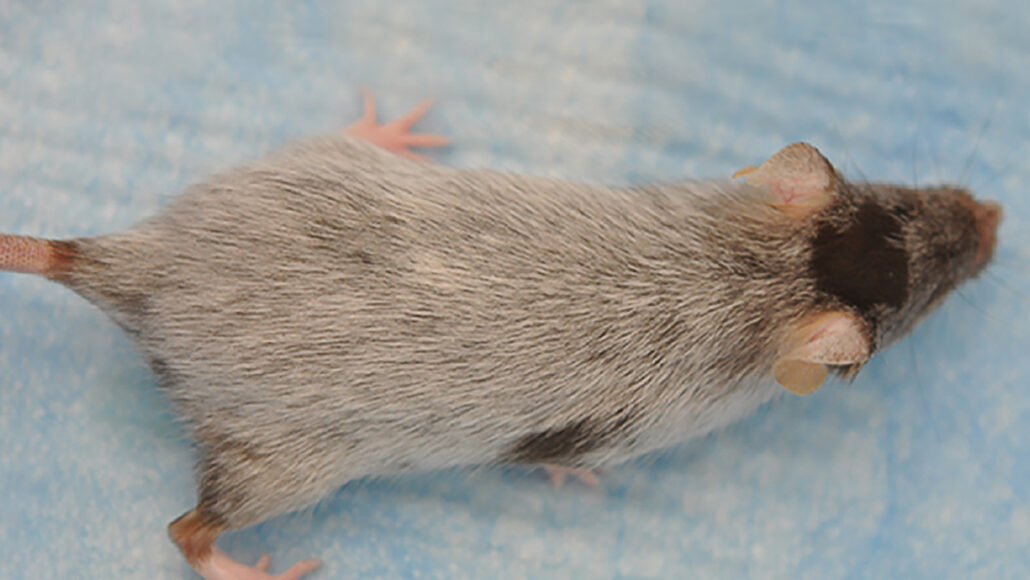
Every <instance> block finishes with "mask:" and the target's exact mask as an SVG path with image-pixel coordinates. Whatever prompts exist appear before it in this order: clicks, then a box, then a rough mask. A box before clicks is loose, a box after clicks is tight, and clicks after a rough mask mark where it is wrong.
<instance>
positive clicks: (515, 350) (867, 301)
mask: <svg viewBox="0 0 1030 580" xmlns="http://www.w3.org/2000/svg"><path fill="white" fill-rule="evenodd" d="M366 106H367V112H366V116H365V117H364V118H363V119H362V120H361V121H359V122H358V123H356V124H355V125H352V126H351V127H350V128H349V129H347V130H345V131H344V132H343V133H341V134H334V135H328V136H323V137H318V138H314V139H309V140H305V141H301V142H298V143H295V144H293V145H290V146H288V147H286V148H285V149H283V150H281V151H279V152H276V153H273V154H272V155H270V156H268V157H266V158H264V159H262V160H260V161H256V162H254V163H251V164H249V165H245V166H243V167H240V168H237V169H233V170H231V171H228V172H227V173H224V174H221V175H218V176H215V177H212V178H209V179H207V180H206V181H203V182H201V183H199V184H197V185H194V186H192V187H190V188H188V189H187V190H186V191H185V192H184V193H183V194H182V195H181V196H179V197H177V198H176V199H174V200H173V201H172V202H171V203H169V204H168V205H167V206H166V207H165V208H164V209H163V210H162V211H161V212H159V213H158V214H157V215H155V216H153V217H151V218H149V219H147V220H145V221H143V222H142V223H140V224H139V225H137V226H136V227H133V228H132V229H130V230H128V231H125V232H122V233H115V234H110V235H101V236H96V237H87V238H79V239H71V240H65V241H50V240H42V239H37V238H29V237H22V236H0V269H6V270H14V271H21V272H31V273H35V274H41V275H43V276H46V277H47V278H49V279H51V280H54V281H57V282H60V283H62V284H64V285H65V286H67V287H69V288H71V289H72V290H74V291H75V292H77V293H78V294H80V295H81V296H83V297H85V298H86V299H87V300H89V301H90V302H92V303H93V304H95V305H97V306H98V307H99V308H101V309H102V310H103V311H104V312H106V313H107V314H109V315H110V316H111V318H112V319H114V321H115V322H116V323H117V324H118V325H119V326H120V327H121V328H123V329H124V331H125V332H126V333H127V334H128V335H129V336H130V337H131V338H132V339H133V340H134V342H135V344H136V345H138V347H139V349H140V351H141V352H142V353H143V355H144V356H145V357H146V359H147V360H148V362H149V364H150V367H151V368H152V369H153V372H154V374H155V375H156V376H157V378H158V381H159V383H160V385H161V387H162V388H163V390H164V392H165V393H166V394H167V396H168V397H169V399H170V400H171V401H172V403H173V405H174V407H175V409H176V410H177V412H178V413H179V414H180V415H181V416H182V418H183V419H184V422H185V424H186V425H187V426H188V430H189V432H190V435H191V436H192V437H193V439H194V440H195V441H196V443H197V446H198V450H199V451H198V453H199V460H198V468H197V473H198V483H199V491H198V501H197V505H196V507H195V508H194V509H193V510H191V511H189V512H188V513H186V514H185V515H183V516H182V517H180V518H179V519H177V520H175V521H174V522H173V523H172V524H171V525H170V526H169V533H170V535H171V538H172V539H173V540H174V541H175V543H176V544H177V545H178V547H179V548H180V549H181V550H182V553H183V555H184V556H185V558H186V560H187V561H188V562H189V564H190V565H191V566H192V567H193V568H194V569H195V570H196V571H197V572H198V573H199V574H200V575H202V576H203V577H204V578H207V579H209V580H215V579H218V580H229V579H233V580H239V579H254V578H271V577H272V576H270V575H269V574H268V572H267V571H268V567H269V559H268V557H267V556H265V557H262V559H261V560H260V561H259V562H258V563H257V565H256V566H253V567H251V566H245V565H243V564H241V563H238V562H236V561H234V560H232V559H231V558H230V557H229V556H228V555H226V554H225V553H224V552H222V551H220V550H219V549H218V547H217V545H216V540H217V538H218V536H219V534H221V533H222V532H224V531H226V530H232V529H237V528H240V527H243V526H248V525H251V524H255V523H257V522H261V521H263V520H266V519H268V518H271V517H273V516H275V515H278V514H283V513H286V512H289V511H292V510H298V509H301V508H304V507H305V506H310V505H312V504H313V503H314V502H317V501H318V500H319V499H320V498H322V497H324V496H326V495H327V494H329V493H330V492H332V491H333V490H335V489H337V488H339V487H340V486H341V485H343V484H344V483H346V482H348V481H350V480H353V479H356V478H361V477H366V476H381V475H387V474H397V473H404V472H411V471H416V470H429V469H438V468H445V467H452V466H464V465H474V464H496V463H522V464H531V465H546V466H548V467H549V469H550V470H551V473H552V475H553V476H554V477H555V479H556V481H560V478H561V477H562V476H564V475H566V474H572V475H577V476H579V477H581V478H582V479H584V480H585V481H588V482H589V481H592V477H593V476H592V473H591V471H590V470H592V469H595V468H597V467H600V466H605V465H612V464H615V463H618V462H621V461H625V460H627V459H629V458H632V457H635V456H638V455H640V454H643V453H647V452H649V451H653V450H656V449H659V448H662V447H666V446H669V445H672V444H675V443H678V442H681V441H684V440H687V439H689V438H691V437H695V436H699V435H702V434H705V433H709V432H711V431H713V430H716V429H719V428H720V427H723V426H724V425H726V424H728V423H729V422H731V421H733V420H735V419H738V418H740V417H742V416H744V415H746V414H748V413H750V412H752V411H754V410H755V409H756V408H757V407H758V406H760V405H762V404H763V403H766V402H767V401H769V400H771V399H772V398H774V397H775V396H777V394H779V393H781V392H784V391H785V389H784V387H785V388H786V390H789V391H791V392H794V393H797V394H807V393H810V392H812V391H814V390H815V389H816V388H818V387H819V386H820V385H821V384H822V383H823V381H824V379H825V378H826V377H827V375H828V373H835V374H837V375H840V376H843V377H853V376H854V375H855V373H857V372H858V371H859V369H860V368H861V367H862V365H863V364H865V362H866V361H868V360H869V359H870V357H871V356H873V354H874V353H875V352H877V351H879V350H881V349H883V348H884V347H886V346H887V345H889V344H890V343H892V342H893V341H895V340H896V339H898V338H899V337H900V336H902V335H904V334H905V333H906V332H908V331H909V330H911V329H912V327H913V326H914V325H915V324H916V323H917V322H918V321H919V320H920V319H921V318H923V317H924V316H925V315H926V314H927V313H928V312H929V311H930V310H932V309H933V308H934V307H935V306H936V305H938V304H939V303H940V302H941V301H942V299H943V298H944V297H945V296H946V295H947V294H948V293H949V291H950V290H951V289H952V288H954V287H955V286H956V285H957V284H959V283H961V282H962V281H964V280H966V279H968V278H970V277H973V276H976V275H977V274H978V273H979V272H980V271H981V270H983V268H984V267H985V266H986V265H987V264H988V263H989V262H990V260H991V257H992V255H993V252H994V246H995V238H996V230H997V226H998V223H999V220H1000V218H1001V208H1000V207H999V206H998V205H997V204H994V203H991V202H978V201H975V200H974V199H973V197H972V196H971V195H970V194H969V193H968V192H967V191H965V190H964V189H962V188H959V187H933V188H919V189H914V188H907V187H901V186H895V185H886V184H875V183H852V182H848V181H846V180H845V179H844V178H843V177H842V176H841V175H840V174H839V173H838V172H837V171H836V170H835V169H834V168H833V166H832V165H831V164H830V163H829V162H828V161H827V160H826V159H825V158H824V157H823V156H822V155H821V154H820V153H819V152H818V151H817V150H816V149H815V148H813V147H812V146H810V145H807V144H803V143H795V144H792V145H789V146H787V147H785V148H784V149H782V150H781V151H780V152H778V153H776V154H775V155H773V156H772V157H771V158H769V159H768V160H767V161H765V162H764V163H762V164H761V165H759V166H758V167H750V168H747V169H745V170H742V171H741V172H738V174H737V175H736V176H734V178H733V179H724V180H712V181H690V182H683V183H668V184H659V185H653V186H640V187H623V188H613V187H602V186H596V185H587V184H582V183H570V182H568V181H562V180H558V179H546V178H540V177H528V176H522V175H513V174H509V173H501V172H496V171H488V170H459V169H452V168H446V167H440V166H434V165H430V164H427V163H422V162H419V161H418V160H412V159H408V158H406V157H411V156H414V154H413V153H412V152H411V151H410V150H409V146H420V145H421V146H433V145H440V144H442V143H443V142H444V140H443V139H441V138H439V137H435V136H431V135H414V134H410V133H409V129H410V127H411V126H412V124H413V123H414V122H415V121H416V120H417V119H418V118H419V117H420V116H421V115H422V114H423V113H424V112H425V110H426V109H427V108H428V105H423V106H421V107H419V108H418V109H417V110H415V111H413V112H412V113H411V114H409V115H407V116H406V117H404V118H402V119H400V120H398V121H395V122H392V123H388V124H386V125H378V124H377V123H376V122H375V112H374V105H373V103H372V101H371V98H370V97H369V100H368V101H367V103H366ZM398 153H400V155H398ZM317 565H318V562H316V561H313V560H308V561H304V562H300V563H297V564H295V565H294V566H292V567H291V568H290V569H289V570H288V571H287V572H285V573H284V574H282V575H280V576H278V578H282V579H290V580H292V579H296V578H298V577H300V576H302V575H304V574H306V573H308V572H309V571H311V570H313V569H314V568H315V567H316V566H317Z"/></svg>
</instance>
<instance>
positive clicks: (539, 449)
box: [504, 413, 629, 465]
mask: <svg viewBox="0 0 1030 580" xmlns="http://www.w3.org/2000/svg"><path fill="white" fill-rule="evenodd" d="M628 423H629V417H628V416H627V415H626V414H625V413H623V414H621V415H619V416H618V417H616V418H615V419H613V420H611V421H607V422H603V421H597V420H590V419H580V420H578V421H574V422H572V423H569V424H568V425H566V426H564V427H556V428H554V429H547V430H545V431H540V432H538V433H532V434H530V435H526V436H525V437H522V438H521V439H519V440H518V441H517V442H516V443H515V445H514V446H513V447H512V448H511V450H510V451H508V453H507V454H505V457H504V459H505V460H507V461H512V462H516V463H560V464H564V465H568V464H572V463H574V462H575V461H576V459H577V458H579V457H581V456H583V455H584V454H586V453H589V452H591V451H593V450H595V449H598V448H600V447H601V446H602V445H604V444H606V443H609V442H611V441H612V440H613V439H615V438H617V437H619V436H620V434H621V432H623V431H624V430H625V427H626V425H627V424H628Z"/></svg>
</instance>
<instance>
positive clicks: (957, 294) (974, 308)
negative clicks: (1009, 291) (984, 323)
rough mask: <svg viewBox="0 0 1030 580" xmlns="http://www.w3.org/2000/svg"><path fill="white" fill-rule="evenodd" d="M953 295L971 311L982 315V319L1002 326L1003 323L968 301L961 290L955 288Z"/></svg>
mask: <svg viewBox="0 0 1030 580" xmlns="http://www.w3.org/2000/svg"><path fill="white" fill-rule="evenodd" d="M955 295H956V296H958V297H959V299H960V300H962V301H963V302H965V303H966V305H968V306H969V307H970V308H972V309H973V310H976V311H977V312H979V313H980V314H981V315H983V316H984V318H987V319H988V320H990V321H991V322H996V323H998V324H1004V322H1003V321H1001V320H999V319H998V318H996V317H995V316H994V315H993V314H990V313H989V312H987V311H986V310H984V309H983V308H980V307H979V306H977V305H976V304H975V303H973V301H972V300H970V299H969V297H968V296H966V295H965V294H963V293H962V289H961V288H955Z"/></svg>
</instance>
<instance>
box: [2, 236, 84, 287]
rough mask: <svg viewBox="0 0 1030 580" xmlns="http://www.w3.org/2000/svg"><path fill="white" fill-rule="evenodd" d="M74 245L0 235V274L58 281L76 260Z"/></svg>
mask: <svg viewBox="0 0 1030 580" xmlns="http://www.w3.org/2000/svg"><path fill="white" fill-rule="evenodd" d="M76 253H77V252H76V245H75V242H66V241H57V240H44V239H41V238H32V237H29V236H14V235H10V234H0V270H8V271H11V272H25V273H27V274H39V275H40V276H46V277H47V278H51V279H55V280H60V279H61V278H63V276H64V274H66V273H67V272H68V270H69V268H70V267H71V266H72V263H73V262H74V261H75V256H76Z"/></svg>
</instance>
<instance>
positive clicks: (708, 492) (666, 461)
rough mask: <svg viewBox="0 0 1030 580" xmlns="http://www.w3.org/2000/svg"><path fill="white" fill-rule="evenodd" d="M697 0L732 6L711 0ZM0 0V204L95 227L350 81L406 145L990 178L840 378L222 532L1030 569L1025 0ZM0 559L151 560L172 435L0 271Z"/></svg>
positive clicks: (284, 123)
mask: <svg viewBox="0 0 1030 580" xmlns="http://www.w3.org/2000/svg"><path fill="white" fill-rule="evenodd" d="M729 4H733V6H729ZM896 4H897V3H894V2H889V1H879V0H877V1H873V2H857V1H851V2H817V1H812V2H801V1H795V2H785V3H778V2H751V3H746V4H745V3H728V2H711V1H705V0H686V1H683V0H668V1H664V2H658V1H652V2H629V1H620V0H599V1H594V2H584V3H579V2H572V1H568V0H557V1H551V0H524V1H522V2H511V3H500V2H496V3H494V2H481V3H474V2H447V1H443V0H431V1H425V0H422V1H419V0H404V1H395V2H380V1H372V0H360V1H358V0H355V1H350V2H270V1H269V2H246V1H242V0H235V1H227V2H206V1H200V0H177V1H176V2H156V1H147V2H137V1H134V0H117V1H109V2H104V1H94V0H89V1H75V2H72V1H62V0H53V1H49V2H35V3H31V2H14V1H8V2H0V231H7V232H14V233H24V234H32V235H41V236H51V237H70V236H75V235H86V234H94V233H102V232H110V231H115V230H119V229H122V228H125V227H127V226H129V225H130V224H132V223H134V222H135V221H137V220H139V219H141V218H143V217H145V216H148V215H150V214H152V213H154V212H155V211H156V210H157V209H158V208H159V207H161V205H162V204H163V203H165V202H166V201H167V200H168V199H169V197H170V196H172V195H174V194H175V193H176V192H177V191H179V190H180V189H181V188H182V187H183V186H185V185H187V184H188V183H189V182H191V181H194V180H196V179H198V178H200V177H202V176H204V175H206V174H209V173H211V172H214V171H218V170H221V169H225V168H228V167H230V166H232V165H234V164H236V163H238V162H241V161H244V160H247V159H251V158H254V157H255V156H258V155H260V154H262V153H263V152H267V151H269V150H271V149H273V148H275V147H277V146H279V145H281V144H282V143H284V142H286V141H288V140H289V139H291V138H295V137H300V136H305V135H310V134H313V133H319V132H324V131H329V130H334V129H337V128H340V127H342V126H344V125H346V124H347V123H349V122H350V121H351V120H353V119H355V118H356V117H357V116H358V114H359V106H360V102H359V97H358V87H359V86H361V85H366V86H368V87H370V88H372V89H373V90H374V91H376V93H377V94H378V95H379V96H380V99H381V101H380V104H381V111H382V113H383V114H384V115H385V116H395V115H398V114H400V113H402V112H404V111H406V110H407V109H408V107H410V106H412V105H413V104H415V103H416V102H417V101H418V100H420V99H422V98H425V97H431V98H434V99H436V101H437V103H438V106H437V108H436V109H434V110H433V111H432V112H431V113H430V114H429V115H428V117H427V118H426V120H425V121H424V122H423V123H422V124H421V125H420V126H419V128H420V129H422V130H425V131H428V132H439V133H444V134H447V135H449V136H451V137H452V138H453V140H454V145H453V147H451V148H450V149H448V150H446V151H442V152H439V153H432V154H431V157H432V159H433V160H434V161H435V162H438V163H443V164H448V165H454V166H464V167H472V166H488V167H494V168H503V169H511V170H518V171H526V172H533V173H538V174H546V175H553V176H560V177H566V178H574V179H585V180H590V181H595V182H609V183H635V182H642V181H649V180H658V179H661V180H670V179H678V178H683V177H703V176H726V175H728V174H730V173H732V172H733V171H734V170H736V169H739V168H740V167H742V166H745V165H750V164H754V163H757V162H760V161H762V160H764V159H765V158H767V157H768V156H769V155H771V154H772V153H774V152H775V151H777V150H778V149H779V148H780V147H781V146H783V145H784V144H786V143H788V142H791V141H794V140H802V139H803V140H807V141H811V142H813V143H815V144H816V145H817V146H819V147H820V148H821V149H822V151H823V152H824V153H825V154H826V155H827V156H828V157H829V158H830V159H831V160H833V161H834V162H835V163H836V164H837V165H838V167H840V168H841V169H842V170H843V171H845V173H846V174H848V175H850V176H852V177H861V176H867V177H868V178H870V179H877V180H892V181H899V182H903V183H908V184H911V183H919V184H925V183H929V182H935V181H958V182H962V183H965V184H968V185H969V186H970V187H972V188H973V189H974V190H976V191H977V192H979V193H980V194H981V195H984V196H986V197H991V198H994V199H997V200H1000V201H1001V202H1002V203H1003V204H1004V205H1005V207H1006V211H1007V214H1006V219H1005V222H1004V224H1003V227H1002V234H1001V242H1000V247H999V250H998V257H997V263H996V264H995V266H993V267H992V269H991V270H990V271H989V273H987V274H986V275H985V276H984V277H982V278H981V279H980V280H978V281H976V282H973V283H971V284H968V285H966V286H963V287H962V288H961V290H960V293H959V294H958V295H955V296H953V297H952V298H951V299H950V300H949V301H948V302H947V303H946V304H945V305H944V307H943V308H942V309H941V310H940V311H938V312H937V313H935V314H934V315H933V316H932V317H931V318H929V319H928V320H927V321H926V322H925V323H924V324H923V325H922V326H921V327H920V328H919V329H918V330H917V331H916V332H915V333H914V335H913V336H911V337H910V338H908V339H907V340H905V341H904V342H902V343H900V344H898V345H897V346H895V347H894V348H893V349H891V350H890V351H888V352H886V353H884V354H883V355H882V356H880V357H878V358H877V359H876V360H875V361H874V362H872V363H871V364H869V365H868V366H867V368H866V369H865V370H864V371H863V372H862V374H861V376H860V377H859V378H858V380H857V381H856V382H855V383H854V384H853V385H852V386H845V385H841V384H832V385H828V386H827V387H824V388H823V389H822V390H820V391H819V392H818V393H817V394H815V395H813V396H811V397H807V398H797V397H789V398H784V399H781V400H780V401H778V402H777V403H775V404H773V405H771V406H770V407H767V408H765V409H763V410H762V411H761V412H759V413H758V414H757V415H756V416H754V417H751V418H749V419H747V420H746V421H744V422H742V423H739V424H736V425H734V426H733V427H731V428H730V429H728V430H726V431H724V432H722V433H720V434H718V435H716V436H712V437H709V438H706V439H704V440H701V441H697V442H694V443H693V444H688V445H685V446H681V447H678V448H676V449H673V450H671V451H670V452H668V453H665V454H662V455H660V456H657V457H649V458H647V459H645V460H643V461H640V462H637V463H633V464H629V465H625V466H620V467H617V468H614V469H611V470H609V471H608V472H607V473H606V474H605V475H604V477H603V483H602V485H601V486H600V487H599V488H597V489H587V488H584V487H582V486H578V485H569V486H566V487H564V488H562V489H559V490H552V489H551V488H550V486H549V485H548V484H547V483H546V482H545V480H544V479H543V478H542V477H541V476H540V475H539V474H534V473H532V472H528V471H523V470H516V469H495V470H487V471H480V472H474V473H471V474H470V473H464V472H463V473H453V472H447V473H437V474H425V475H416V476H410V477H404V478H398V479H395V480H391V481H366V482H357V483H355V484H351V485H349V486H347V487H346V488H344V489H343V490H341V491H340V492H339V493H337V494H335V495H334V496H332V497H331V498H329V499H328V500H327V501H325V502H324V503H322V504H320V505H319V506H318V507H317V508H315V509H313V510H309V511H307V512H304V513H301V514H297V515H292V516H288V517H282V518H278V519H276V520H273V521H270V522H268V523H266V524H263V525H260V526H257V527H255V528H251V529H247V530H243V531H239V532H235V533H231V534H228V535H226V536H225V537H224V538H223V540H222V545H223V546H224V547H225V549H226V550H227V551H228V552H229V553H230V554H232V555H234V556H236V557H238V558H240V559H242V560H244V561H249V560H254V559H256V558H257V557H258V556H259V555H260V554H261V553H263V552H265V551H270V552H272V554H273V556H274V561H273V569H275V570H282V569H284V566H285V565H287V564H289V563H292V562H293V561H295V560H297V559H300V558H304V557H310V556H315V557H319V558H322V559H324V561H325V567H324V569H323V570H322V571H321V572H319V573H318V574H317V575H314V576H313V578H336V577H343V576H348V577H369V578H414V577H418V578H683V577H705V578H710V577H728V578H737V577H741V578H769V577H781V578H839V577H857V578H881V577H906V578H916V577H922V578H941V577H969V576H977V577H982V578H1025V577H1028V576H1030V550H1028V548H1030V505H1028V500H1030V464H1028V463H1027V461H1026V458H1027V457H1028V456H1030V426H1028V425H1030V395H1028V384H1027V383H1028V378H1030V358H1028V357H1027V347H1028V345H1030V342H1028V336H1027V335H1028V329H1030V316H1028V315H1027V313H1026V307H1027V304H1028V302H1030V279H1028V277H1030V271H1028V266H1027V264H1028V258H1030V237H1028V235H1027V217H1028V215H1030V208H1028V203H1030V202H1028V199H1030V197H1028V196H1027V195H1026V191H1027V187H1028V182H1030V167H1028V166H1027V165H1026V164H1025V163H1023V161H1024V160H1025V159H1027V158H1028V157H1030V151H1028V149H1030V146H1028V140H1027V138H1026V136H1027V135H1030V110H1028V108H1027V103H1028V102H1030V100H1028V96H1030V92H1028V88H1030V36H1027V35H1026V34H1025V31H1026V30H1027V29H1028V28H1030V5H1028V4H1027V3H1024V2H1018V1H1016V0H996V1H986V2H985V1H983V0H978V1H975V2H974V1H969V2H957V1H946V2H917V3H910V4H906V5H905V6H898V5H896ZM0 377H2V380H0V577H3V578H33V579H47V578H185V577H190V576H189V574H190V572H189V569H188V567H187V566H186V564H185V563H184V562H183V561H182V559H181V558H180V556H179V554H178V552H177V551H176V549H175V548H174V546H173V545H172V544H171V543H170V542H169V541H168V540H167V538H166V534H165V525H166V524H167V522H168V521H170V520H171V519H173V518H174V517H176V516H178V515H179V514H180V513H182V512H184V511H185V510H187V509H189V508H190V507H192V505H193V501H194V495H193V494H194V488H193V481H192V475H191V461H192V459H191V449H190V446H189V443H188V442H187V441H186V440H185V439H184V437H183V435H182V433H181V431H180V429H179V428H178V426H177V425H176V423H175V420H174V418H173V417H172V415H171V412H170V409H169V406H168V405H167V403H166V402H165V401H164V399H163V398H162V396H161V394H160V393H159V392H158V391H157V390H156V388H155V384H154V379H153V377H152V376H151V375H150V373H149V371H148V370H147V369H146V367H145V366H144V364H143V363H142V362H141V360H140V359H139V358H138V356H137V355H136V354H135V353H134V351H133V350H132V347H131V346H130V344H129V343H128V341H127V339H126V338H125V337H123V336H122V335H121V333H120V332H119V330H118V329H117V328H116V327H115V326H114V325H113V324H112V323H110V322H109V321H107V319H106V318H105V317H104V316H103V315H102V314H101V313H100V312H98V311H97V310H96V309H94V308H93V307H91V306H89V305H88V304H87V303H86V302H85V301H83V300H81V299H80V298H78V297H77V296H75V295H73V294H72V293H71V292H69V291H67V290H65V289H63V288H61V287H59V286H56V285H52V284H49V283H47V282H45V281H43V280H40V279H36V278H33V277H28V276H22V275H13V274H0Z"/></svg>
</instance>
